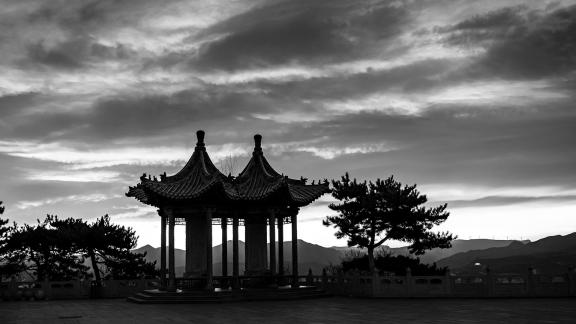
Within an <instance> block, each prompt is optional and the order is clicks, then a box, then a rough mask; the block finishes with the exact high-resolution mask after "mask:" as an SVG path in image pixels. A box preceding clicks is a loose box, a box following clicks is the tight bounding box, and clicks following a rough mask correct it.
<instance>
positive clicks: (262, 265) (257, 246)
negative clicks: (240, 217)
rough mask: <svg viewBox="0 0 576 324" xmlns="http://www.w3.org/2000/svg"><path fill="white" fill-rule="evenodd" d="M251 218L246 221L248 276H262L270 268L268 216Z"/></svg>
mask: <svg viewBox="0 0 576 324" xmlns="http://www.w3.org/2000/svg"><path fill="white" fill-rule="evenodd" d="M250 216H252V217H247V218H246V220H245V231H246V274H247V275H257V276H261V275H263V274H264V273H266V270H267V268H268V257H267V255H266V254H267V251H266V250H267V238H266V216H264V215H250Z"/></svg>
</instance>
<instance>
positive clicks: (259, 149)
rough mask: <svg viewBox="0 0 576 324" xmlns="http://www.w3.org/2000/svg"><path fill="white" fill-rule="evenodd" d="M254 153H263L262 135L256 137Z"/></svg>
mask: <svg viewBox="0 0 576 324" xmlns="http://www.w3.org/2000/svg"><path fill="white" fill-rule="evenodd" d="M254 153H262V135H260V134H256V135H254Z"/></svg>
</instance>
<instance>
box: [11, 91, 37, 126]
mask: <svg viewBox="0 0 576 324" xmlns="http://www.w3.org/2000/svg"><path fill="white" fill-rule="evenodd" d="M43 98H45V96H43V95H42V94H40V93H38V92H23V93H17V94H8V95H5V96H1V97H0V114H1V115H0V123H2V121H6V119H7V118H8V117H10V116H11V115H13V114H17V113H19V112H21V111H22V110H25V109H27V108H31V107H34V106H35V105H37V104H38V103H39V102H41V101H42V99H43Z"/></svg>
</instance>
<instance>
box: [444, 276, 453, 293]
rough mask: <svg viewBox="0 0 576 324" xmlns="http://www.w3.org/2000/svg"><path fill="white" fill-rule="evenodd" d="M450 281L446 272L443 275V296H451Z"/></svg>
mask: <svg viewBox="0 0 576 324" xmlns="http://www.w3.org/2000/svg"><path fill="white" fill-rule="evenodd" d="M452 290H453V289H452V280H451V278H450V271H448V270H446V272H445V273H444V294H445V295H447V296H451V295H452Z"/></svg>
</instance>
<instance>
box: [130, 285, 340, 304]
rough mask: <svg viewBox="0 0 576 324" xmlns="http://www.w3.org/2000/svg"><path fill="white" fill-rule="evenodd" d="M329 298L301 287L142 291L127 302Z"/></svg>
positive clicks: (306, 287) (214, 301)
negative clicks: (209, 290) (210, 290)
mask: <svg viewBox="0 0 576 324" xmlns="http://www.w3.org/2000/svg"><path fill="white" fill-rule="evenodd" d="M328 296H330V295H329V294H328V293H327V292H326V291H324V290H322V289H320V288H317V287H313V286H301V287H299V288H291V287H279V288H252V289H242V290H220V289H216V290H215V291H213V292H207V291H182V290H178V291H176V292H167V291H160V290H157V289H154V290H144V291H142V292H140V293H138V294H136V295H134V296H131V297H128V298H127V299H128V301H130V302H134V303H138V304H202V303H222V302H238V301H250V300H292V299H306V298H322V297H328Z"/></svg>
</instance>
